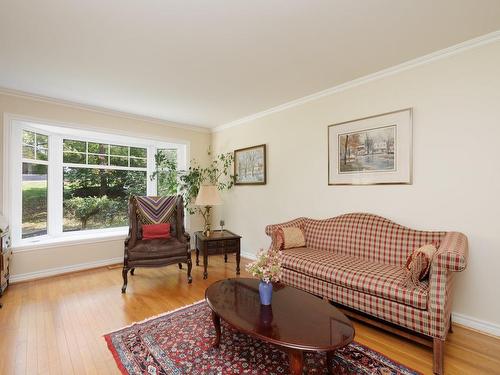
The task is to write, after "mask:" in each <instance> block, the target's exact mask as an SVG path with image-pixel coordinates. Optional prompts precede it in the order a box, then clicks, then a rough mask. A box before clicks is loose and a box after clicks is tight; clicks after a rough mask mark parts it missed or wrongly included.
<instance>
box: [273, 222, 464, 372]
mask: <svg viewBox="0 0 500 375" xmlns="http://www.w3.org/2000/svg"><path fill="white" fill-rule="evenodd" d="M279 227H302V228H303V230H304V234H305V240H306V246H305V247H301V248H293V249H288V250H285V251H284V252H283V254H284V255H283V276H282V280H283V282H284V283H285V284H289V285H293V286H295V287H297V288H300V289H303V290H306V291H308V292H310V293H313V294H315V295H318V296H322V297H326V298H328V299H329V300H332V301H334V302H337V303H340V304H342V305H345V306H348V307H350V308H352V309H355V310H358V311H361V312H363V313H366V314H369V315H372V316H374V317H377V318H379V319H382V320H385V321H388V322H391V323H394V324H397V325H399V326H402V327H405V328H408V329H410V330H412V331H415V332H418V333H420V334H422V335H425V336H428V337H429V338H432V339H433V340H434V341H433V344H434V372H436V373H442V366H443V354H442V353H443V345H444V340H445V339H446V335H447V333H448V331H449V329H450V324H451V307H452V299H453V289H454V287H453V286H454V277H455V272H459V271H462V270H464V269H465V267H466V264H467V258H468V245H467V237H465V236H464V235H463V234H462V233H458V232H431V231H418V230H413V229H409V228H406V227H403V226H401V225H399V224H396V223H394V222H392V221H390V220H388V219H385V218H383V217H380V216H376V215H371V214H366V213H351V214H346V215H341V216H338V217H334V218H331V219H325V220H314V219H309V218H305V217H301V218H297V219H294V220H291V221H289V222H286V223H282V224H275V225H268V226H267V227H266V234H267V235H269V236H271V237H272V234H273V232H274V231H275V230H276V229H277V228H279ZM429 243H434V244H435V245H436V246H437V248H438V252H437V253H436V255H435V257H434V259H433V261H432V265H431V270H430V275H429V280H428V281H426V282H424V283H423V284H422V285H420V286H419V287H403V286H402V285H403V282H402V281H403V276H404V271H403V266H404V264H405V262H406V260H407V258H408V256H409V255H410V254H411V253H412V251H413V250H415V249H417V248H419V247H420V246H423V245H425V244H429Z"/></svg>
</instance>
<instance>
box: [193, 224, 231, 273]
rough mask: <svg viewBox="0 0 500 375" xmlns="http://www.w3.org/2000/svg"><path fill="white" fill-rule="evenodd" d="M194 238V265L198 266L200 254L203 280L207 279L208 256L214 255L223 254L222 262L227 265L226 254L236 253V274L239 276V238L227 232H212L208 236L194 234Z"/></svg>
mask: <svg viewBox="0 0 500 375" xmlns="http://www.w3.org/2000/svg"><path fill="white" fill-rule="evenodd" d="M195 238H196V265H197V266H199V265H200V262H199V256H200V252H201V255H202V256H203V268H204V270H203V278H204V279H206V278H207V277H208V272H207V267H208V256H209V255H214V254H224V262H226V263H227V254H231V253H236V274H237V275H239V274H240V258H241V249H240V239H241V236H238V235H237V234H234V233H233V232H230V231H228V230H214V231H212V232H210V236H208V237H207V236H205V235H204V234H203V232H195Z"/></svg>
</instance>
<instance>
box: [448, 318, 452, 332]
mask: <svg viewBox="0 0 500 375" xmlns="http://www.w3.org/2000/svg"><path fill="white" fill-rule="evenodd" d="M452 323H453V322H452V321H451V315H450V328H449V329H448V332H450V333H453V325H452Z"/></svg>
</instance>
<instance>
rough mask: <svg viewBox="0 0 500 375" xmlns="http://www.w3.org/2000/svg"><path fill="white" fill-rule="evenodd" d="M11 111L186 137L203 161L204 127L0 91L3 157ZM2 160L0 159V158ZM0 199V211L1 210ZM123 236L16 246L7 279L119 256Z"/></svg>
mask: <svg viewBox="0 0 500 375" xmlns="http://www.w3.org/2000/svg"><path fill="white" fill-rule="evenodd" d="M6 113H8V114H15V115H20V116H26V117H32V118H37V119H43V120H48V121H52V122H60V123H68V124H79V125H81V128H82V129H84V128H88V129H91V130H96V129H97V130H98V131H102V132H108V133H113V132H116V133H119V134H124V135H132V136H134V135H136V136H138V137H143V138H148V137H149V138H153V139H161V140H167V141H168V140H183V141H187V142H189V154H190V155H188V157H190V158H196V159H197V160H200V161H201V162H205V161H207V153H206V152H207V149H208V146H209V144H210V133H209V132H208V131H205V130H204V129H194V127H193V129H189V128H182V127H181V126H180V125H176V124H174V123H167V122H160V121H158V122H154V121H149V120H147V119H141V118H139V117H137V118H134V117H132V116H128V115H120V114H118V113H113V112H111V111H99V110H91V109H85V108H84V107H81V106H76V105H66V104H61V103H58V102H55V101H50V100H38V99H34V98H30V97H28V96H24V95H12V94H10V93H8V94H5V93H2V92H1V91H0V155H2V158H3V134H4V133H3V127H4V123H3V121H4V114H6ZM2 161H3V160H2ZM3 179H4V174H3V162H2V163H0V196H2V194H1V193H2V188H3ZM2 204H3V203H2V200H1V199H0V212H2V211H3V207H2ZM201 227H202V224H201V220H200V219H199V218H198V217H193V219H192V220H191V228H193V229H197V228H201ZM123 239H124V237H119V238H116V236H115V237H113V238H108V239H104V238H100V239H96V240H94V241H91V242H88V241H85V243H80V244H77V245H75V244H71V245H68V244H64V243H61V244H56V245H54V244H52V245H40V246H37V247H36V248H33V249H29V250H23V251H21V252H16V253H15V254H14V256H13V260H12V268H11V274H12V279H13V280H14V281H15V280H25V279H30V278H34V277H38V276H46V275H49V274H55V273H60V272H64V271H72V270H75V269H80V268H90V267H95V266H99V265H104V264H108V263H117V262H120V261H121V260H122V259H123Z"/></svg>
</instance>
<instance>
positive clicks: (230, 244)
mask: <svg viewBox="0 0 500 375" xmlns="http://www.w3.org/2000/svg"><path fill="white" fill-rule="evenodd" d="M239 243H240V241H239V240H227V241H226V243H225V245H224V246H226V247H230V248H232V249H236V248H237V247H238V244H239Z"/></svg>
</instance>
